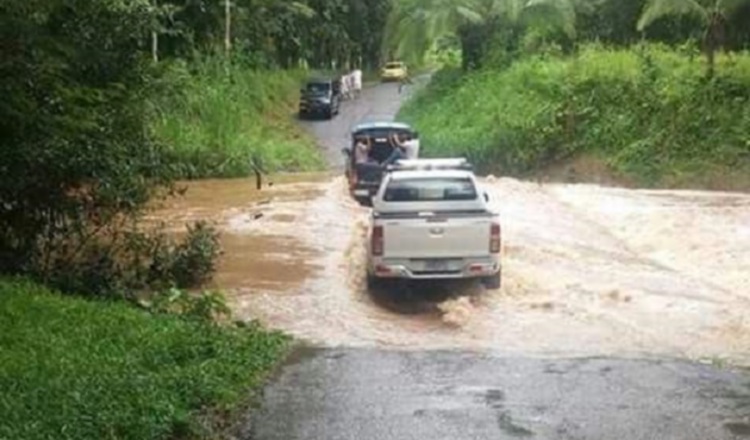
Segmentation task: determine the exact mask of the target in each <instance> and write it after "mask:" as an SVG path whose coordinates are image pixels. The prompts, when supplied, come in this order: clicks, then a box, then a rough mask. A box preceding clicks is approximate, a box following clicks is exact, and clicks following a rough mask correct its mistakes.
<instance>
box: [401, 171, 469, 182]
mask: <svg viewBox="0 0 750 440" xmlns="http://www.w3.org/2000/svg"><path fill="white" fill-rule="evenodd" d="M390 175H391V179H392V180H402V179H421V178H429V177H434V178H437V179H440V178H447V179H468V178H471V177H473V176H474V173H473V172H471V171H469V170H403V171H392V172H391V173H390Z"/></svg>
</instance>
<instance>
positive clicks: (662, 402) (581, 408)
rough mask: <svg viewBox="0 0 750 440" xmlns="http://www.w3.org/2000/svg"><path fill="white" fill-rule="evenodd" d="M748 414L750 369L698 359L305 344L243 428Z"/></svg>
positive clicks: (378, 432)
mask: <svg viewBox="0 0 750 440" xmlns="http://www.w3.org/2000/svg"><path fill="white" fill-rule="evenodd" d="M749 414H750V381H748V379H747V377H743V376H742V375H741V374H739V373H736V372H731V371H725V370H718V369H715V368H712V367H708V366H704V365H696V364H688V363H681V362H676V361H666V360H664V361H659V360H648V361H647V360H640V361H639V360H615V359H575V360H541V359H519V358H503V357H493V356H491V355H487V354H477V353H461V352H419V351H415V352H396V351H383V350H349V349H317V350H311V349H306V350H300V351H299V352H298V353H297V355H296V356H294V357H293V358H292V359H290V362H289V364H288V365H287V366H285V367H284V368H283V370H282V372H281V373H280V376H279V377H277V378H276V379H275V380H274V381H273V383H271V384H270V385H269V386H268V387H267V388H266V390H265V393H264V397H263V406H262V409H261V410H260V411H258V412H257V413H255V415H254V419H253V422H252V423H251V424H250V428H249V432H248V433H247V435H246V438H251V439H258V440H261V439H262V440H272V439H273V440H292V439H300V440H301V439H305V440H308V439H309V440H313V439H316V440H317V439H321V440H322V439H325V440H370V439H372V440H390V439H394V440H395V439H399V440H401V439H404V440H407V439H408V440H411V439H414V440H416V439H431V440H442V439H445V440H456V439H488V440H489V439H519V438H530V439H532V438H533V439H560V440H568V439H570V440H572V439H581V440H583V439H591V440H608V439H612V440H718V439H727V440H731V439H737V440H740V439H744V438H750V419H748V415H749Z"/></svg>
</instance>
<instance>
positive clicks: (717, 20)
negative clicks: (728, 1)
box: [705, 12, 724, 79]
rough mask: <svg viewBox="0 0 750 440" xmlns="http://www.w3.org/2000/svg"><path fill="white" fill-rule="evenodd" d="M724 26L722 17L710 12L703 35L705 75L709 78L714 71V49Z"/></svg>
mask: <svg viewBox="0 0 750 440" xmlns="http://www.w3.org/2000/svg"><path fill="white" fill-rule="evenodd" d="M723 26H724V17H722V15H721V14H720V13H718V12H714V13H712V14H711V18H710V19H709V22H708V29H706V36H705V46H706V47H705V50H706V61H707V62H708V66H707V67H706V76H707V77H708V78H709V79H711V78H713V76H714V73H715V71H716V51H717V50H718V48H719V43H720V41H719V40H720V38H721V34H722V31H723V30H724V29H723Z"/></svg>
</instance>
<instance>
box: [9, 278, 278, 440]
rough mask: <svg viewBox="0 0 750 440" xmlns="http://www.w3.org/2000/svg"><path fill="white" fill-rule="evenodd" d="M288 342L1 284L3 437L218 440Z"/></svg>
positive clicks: (34, 439) (29, 285) (255, 331)
mask: <svg viewBox="0 0 750 440" xmlns="http://www.w3.org/2000/svg"><path fill="white" fill-rule="evenodd" d="M287 342H288V339H287V338H286V337H285V336H283V335H281V334H278V333H269V332H266V331H263V330H262V329H260V328H258V327H257V326H249V327H247V328H232V327H226V326H218V325H215V324H211V323H210V322H207V321H201V320H194V319H187V318H180V317H177V316H174V315H150V314H148V313H147V312H144V311H141V310H136V309H134V308H132V307H129V306H127V305H126V304H123V303H115V302H103V301H102V302H92V301H85V300H83V299H71V298H66V297H63V296H61V295H60V294H58V293H56V292H51V291H49V290H47V289H46V288H43V287H40V286H38V285H36V284H32V283H29V282H26V281H13V280H6V281H0V347H1V348H2V349H1V350H0V438H3V439H5V438H7V439H24V440H37V439H38V440H41V439H51V438H54V439H60V440H64V439H71V440H73V439H75V440H86V439H91V440H98V439H132V440H143V439H152V440H157V439H173V438H218V435H219V434H220V433H221V431H222V430H224V429H226V428H227V426H226V425H225V424H226V423H228V422H229V420H230V418H231V415H232V414H233V411H234V410H235V409H236V408H237V407H238V405H242V404H244V403H245V402H248V401H249V399H250V397H251V393H250V390H251V389H252V388H253V387H254V386H256V385H258V384H259V383H260V381H261V380H262V379H263V378H264V376H265V374H266V372H267V371H268V370H269V369H270V368H272V367H273V366H274V365H275V364H276V363H277V361H278V359H279V357H280V356H282V355H283V353H284V351H285V347H286V345H287ZM217 415H218V416H219V417H216V416H217Z"/></svg>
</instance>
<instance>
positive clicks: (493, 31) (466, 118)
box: [389, 0, 750, 189]
mask: <svg viewBox="0 0 750 440" xmlns="http://www.w3.org/2000/svg"><path fill="white" fill-rule="evenodd" d="M423 3H424V2H419V1H416V0H415V1H411V2H404V3H403V4H402V6H401V10H398V9H397V10H395V11H394V14H393V15H392V17H391V21H390V24H391V28H390V34H389V35H391V37H390V38H394V39H395V40H398V41H399V42H400V45H399V46H397V50H398V51H400V52H402V53H404V54H405V55H404V56H410V57H412V58H414V59H422V58H423V57H424V56H425V55H426V54H429V53H431V52H434V51H435V50H436V48H437V49H438V51H440V49H441V48H442V51H443V52H444V53H446V54H450V53H458V54H460V58H459V59H458V62H454V63H448V64H446V65H445V67H444V69H443V70H442V71H441V72H439V73H438V74H437V75H436V76H435V78H434V80H433V81H432V83H431V84H430V85H429V86H428V87H427V88H426V89H425V90H423V91H422V92H421V93H419V94H418V95H417V96H416V97H415V99H413V100H412V101H411V102H409V103H408V104H407V105H406V106H405V108H404V109H402V112H401V115H400V116H401V117H402V118H403V119H405V120H407V121H409V122H411V123H413V124H414V125H415V126H416V128H417V129H419V131H420V132H421V133H422V136H423V139H424V144H425V148H423V151H424V153H425V154H428V155H467V156H469V157H471V158H472V160H474V161H475V162H476V163H478V164H482V165H481V166H482V168H484V171H487V172H493V173H501V174H511V175H518V176H540V175H541V176H545V175H548V174H555V172H556V171H557V170H559V168H560V167H561V165H565V166H567V165H570V164H573V165H571V166H570V167H569V168H570V169H574V168H575V164H584V165H582V166H579V167H578V168H579V169H578V170H576V171H578V172H577V173H576V176H575V178H576V179H580V180H587V179H592V178H594V176H593V174H597V175H598V174H600V173H601V172H602V170H604V172H605V173H606V174H609V175H610V178H609V179H606V180H612V179H614V180H616V181H619V182H621V183H629V184H634V185H646V186H669V187H702V188H715V189H747V188H750V179H748V177H747V176H748V174H749V172H750V137H748V134H747V133H748V132H750V54H748V52H747V51H746V48H747V47H748V46H749V45H750V33H748V30H747V29H746V27H745V26H742V23H743V20H747V19H748V18H750V2H746V1H738V2H732V6H733V7H731V8H730V7H729V4H728V3H724V2H714V1H706V2H692V1H684V2H681V1H676V2H666V1H659V0H648V1H640V2H633V3H637V4H634V5H633V4H627V5H625V4H622V2H616V1H614V0H601V1H594V2H578V1H573V0H570V1H555V0H549V1H542V2H525V1H522V0H517V1H516V0H495V1H491V2H476V4H475V3H472V2H469V3H468V4H467V5H464V6H467V7H461V8H459V7H458V6H459V5H458V3H457V2H445V3H443V4H442V6H441V8H436V7H434V6H430V5H427V4H423ZM482 8H484V9H482ZM416 17H421V18H416ZM439 17H443V18H442V19H438V18H439ZM446 17H448V18H449V19H446ZM407 18H408V19H409V20H412V22H414V20H416V23H417V24H418V25H417V26H412V27H411V28H410V30H406V29H404V28H403V27H402V26H400V25H399V23H400V22H401V21H404V20H406V19H407ZM407 21H408V20H407ZM503 23H504V24H505V26H502V25H501V24H503ZM641 31H643V32H645V33H644V34H641ZM644 36H645V37H646V38H645V39H644V38H643V37H644ZM480 37H481V38H480ZM424 41H431V42H433V45H432V46H430V47H429V50H426V48H427V47H428V46H426V45H425V44H424ZM420 42H421V43H420ZM444 59H446V60H450V59H451V58H450V57H448V56H444ZM566 164H567V165H566ZM592 164H594V165H592ZM587 167H590V168H593V169H594V170H595V173H592V175H591V176H586V173H587V170H586V169H585V168H587ZM556 177H559V176H556ZM597 178H598V177H597Z"/></svg>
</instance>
